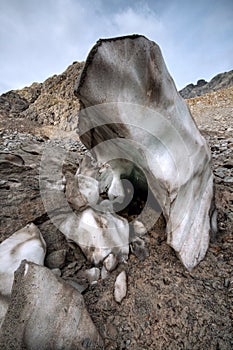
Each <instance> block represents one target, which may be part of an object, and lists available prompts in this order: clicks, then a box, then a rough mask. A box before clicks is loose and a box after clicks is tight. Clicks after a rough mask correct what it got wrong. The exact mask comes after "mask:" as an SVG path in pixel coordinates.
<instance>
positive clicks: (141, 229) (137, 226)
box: [133, 220, 147, 236]
mask: <svg viewBox="0 0 233 350" xmlns="http://www.w3.org/2000/svg"><path fill="white" fill-rule="evenodd" d="M133 228H134V233H135V235H136V236H143V235H145V234H146V233H147V229H146V227H145V226H144V225H143V223H142V222H141V221H138V220H135V221H134V223H133Z"/></svg>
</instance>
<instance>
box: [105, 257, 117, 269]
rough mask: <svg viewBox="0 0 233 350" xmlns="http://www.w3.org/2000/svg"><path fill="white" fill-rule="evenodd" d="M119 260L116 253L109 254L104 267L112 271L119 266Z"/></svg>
mask: <svg viewBox="0 0 233 350" xmlns="http://www.w3.org/2000/svg"><path fill="white" fill-rule="evenodd" d="M117 264H118V261H117V258H116V256H115V255H114V254H112V253H111V254H109V255H108V256H107V258H106V259H105V260H104V267H105V268H106V270H107V271H109V272H111V271H113V270H114V269H115V268H116V267H117Z"/></svg>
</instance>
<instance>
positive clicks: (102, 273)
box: [101, 266, 109, 280]
mask: <svg viewBox="0 0 233 350" xmlns="http://www.w3.org/2000/svg"><path fill="white" fill-rule="evenodd" d="M108 275H109V272H108V271H107V270H106V268H105V267H104V266H103V267H102V269H101V279H102V280H104V279H105V278H107V277H108Z"/></svg>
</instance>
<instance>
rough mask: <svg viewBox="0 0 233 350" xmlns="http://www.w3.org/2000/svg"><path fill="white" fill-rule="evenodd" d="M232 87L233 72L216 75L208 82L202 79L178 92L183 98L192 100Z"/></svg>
mask: <svg viewBox="0 0 233 350" xmlns="http://www.w3.org/2000/svg"><path fill="white" fill-rule="evenodd" d="M232 85H233V70H230V71H229V72H225V73H220V74H218V75H216V76H215V77H214V78H213V79H211V80H210V82H207V81H205V80H204V79H200V80H198V82H197V84H196V85H194V84H189V85H187V86H185V87H184V88H183V89H182V90H180V91H179V92H180V94H181V96H182V97H183V98H185V99H187V98H193V97H197V96H202V95H204V94H207V93H209V92H212V91H217V90H220V89H223V88H227V87H230V86H232Z"/></svg>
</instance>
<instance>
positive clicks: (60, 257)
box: [45, 249, 66, 269]
mask: <svg viewBox="0 0 233 350" xmlns="http://www.w3.org/2000/svg"><path fill="white" fill-rule="evenodd" d="M65 259H66V250H65V249H60V250H56V251H54V252H52V253H50V254H49V255H48V256H47V258H46V260H45V265H46V266H47V267H49V268H50V269H56V268H60V267H62V266H63V264H64V262H65Z"/></svg>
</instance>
